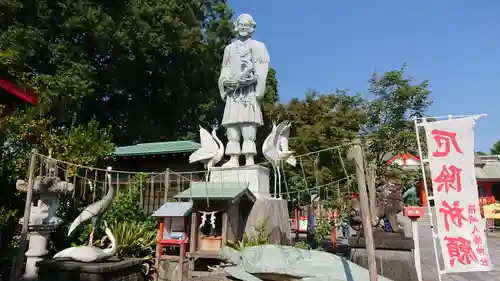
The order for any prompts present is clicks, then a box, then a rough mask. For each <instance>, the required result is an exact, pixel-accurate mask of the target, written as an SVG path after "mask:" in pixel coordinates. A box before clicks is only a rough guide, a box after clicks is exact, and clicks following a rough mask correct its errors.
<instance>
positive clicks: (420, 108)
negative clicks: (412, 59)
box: [363, 64, 432, 176]
mask: <svg viewBox="0 0 500 281" xmlns="http://www.w3.org/2000/svg"><path fill="white" fill-rule="evenodd" d="M406 68H407V65H406V64H405V65H403V67H401V68H400V69H398V70H391V71H388V72H386V73H384V74H383V75H382V76H378V75H376V74H374V75H373V76H372V78H371V79H370V92H371V93H372V95H373V97H374V100H373V101H371V102H369V103H367V106H366V112H367V116H368V119H367V122H366V124H365V125H364V126H363V132H364V133H366V136H367V142H366V144H367V145H368V150H367V151H366V152H367V156H368V158H369V160H371V161H374V163H375V165H376V167H377V168H378V170H379V173H378V175H379V176H380V175H381V169H383V168H384V167H385V163H384V161H385V160H386V159H384V157H386V156H387V155H388V154H392V153H416V152H417V151H418V150H417V141H416V138H415V128H414V124H413V118H420V117H423V116H424V114H425V112H426V111H427V109H428V108H429V106H430V105H431V104H432V101H431V100H430V99H429V95H430V92H431V91H430V90H429V88H428V86H429V85H428V83H427V81H423V82H421V83H416V84H415V83H413V81H412V79H410V78H408V77H406V76H405V70H406ZM422 135H423V134H422Z"/></svg>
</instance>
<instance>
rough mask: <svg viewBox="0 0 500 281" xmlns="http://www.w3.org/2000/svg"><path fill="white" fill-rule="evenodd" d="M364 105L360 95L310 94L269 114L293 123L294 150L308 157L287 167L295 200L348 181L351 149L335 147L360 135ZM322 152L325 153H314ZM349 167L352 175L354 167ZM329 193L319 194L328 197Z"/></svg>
mask: <svg viewBox="0 0 500 281" xmlns="http://www.w3.org/2000/svg"><path fill="white" fill-rule="evenodd" d="M362 105H363V100H362V99H361V98H360V97H359V96H350V95H348V94H347V93H346V92H343V91H338V92H337V93H333V94H325V95H319V94H318V93H316V92H310V93H308V94H307V95H306V97H305V99H304V100H299V99H293V100H291V101H290V102H289V103H287V104H280V105H276V106H275V108H274V109H273V110H271V111H270V112H269V114H270V116H271V118H272V120H280V121H284V120H289V121H292V131H291V134H290V135H291V137H290V142H289V143H290V149H291V150H293V151H294V153H295V155H304V156H302V157H300V158H299V159H298V163H297V166H296V167H295V168H292V167H289V166H287V167H285V171H286V175H285V180H286V181H287V182H286V183H287V184H288V185H289V188H290V192H292V195H291V196H292V197H293V198H297V197H301V196H299V195H305V194H307V193H308V191H307V190H309V189H311V188H314V187H316V186H323V185H325V184H328V183H331V182H333V181H335V180H339V179H342V178H345V176H346V175H345V171H344V164H345V165H349V163H347V162H345V163H342V161H343V159H344V158H345V154H346V151H347V148H348V146H343V147H340V148H339V149H334V148H333V147H337V146H339V145H341V144H346V143H349V142H350V141H351V140H352V139H354V138H355V137H356V136H357V135H358V132H359V129H360V126H361V124H363V123H364V122H365V118H366V116H365V114H364V112H363V110H362V109H363V108H362ZM328 148H332V149H328ZM325 149H326V150H325ZM320 150H325V151H322V152H320V153H314V152H315V151H320ZM341 158H342V160H341ZM285 165H287V164H285ZM345 168H346V169H348V170H349V173H351V172H352V169H351V167H350V166H347V167H345ZM343 184H345V182H344V183H343ZM330 188H333V187H330ZM325 190H326V188H320V190H318V191H319V192H320V193H321V194H323V195H324V194H325ZM302 192H303V193H302Z"/></svg>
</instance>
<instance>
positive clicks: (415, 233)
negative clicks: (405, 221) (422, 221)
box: [411, 218, 422, 281]
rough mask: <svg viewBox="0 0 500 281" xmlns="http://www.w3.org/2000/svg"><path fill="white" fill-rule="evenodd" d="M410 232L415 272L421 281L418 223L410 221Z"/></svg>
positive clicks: (415, 220)
mask: <svg viewBox="0 0 500 281" xmlns="http://www.w3.org/2000/svg"><path fill="white" fill-rule="evenodd" d="M411 232H412V235H413V243H414V249H413V255H414V258H415V269H416V271H417V277H418V281H422V260H421V259H420V236H419V234H418V221H417V219H416V218H415V219H413V218H412V219H411Z"/></svg>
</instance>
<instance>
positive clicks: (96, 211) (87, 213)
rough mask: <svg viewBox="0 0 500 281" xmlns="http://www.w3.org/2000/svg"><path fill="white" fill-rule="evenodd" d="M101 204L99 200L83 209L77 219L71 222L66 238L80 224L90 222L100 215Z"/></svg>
mask: <svg viewBox="0 0 500 281" xmlns="http://www.w3.org/2000/svg"><path fill="white" fill-rule="evenodd" d="M102 205H103V202H102V201H101V200H99V201H97V202H95V203H93V204H92V205H89V206H88V207H87V208H85V209H84V210H83V211H82V212H81V213H80V215H78V217H76V219H75V220H74V221H73V223H72V224H71V226H70V227H69V230H68V236H70V235H71V234H72V233H73V232H74V231H75V230H76V229H77V228H78V227H79V226H80V225H81V224H82V223H84V222H86V221H88V220H90V219H91V218H93V217H95V216H98V215H100V212H101V209H102Z"/></svg>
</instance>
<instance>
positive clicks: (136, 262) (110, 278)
mask: <svg viewBox="0 0 500 281" xmlns="http://www.w3.org/2000/svg"><path fill="white" fill-rule="evenodd" d="M142 263H143V261H142V260H141V259H123V260H119V259H118V258H116V260H113V259H111V260H108V261H104V262H96V263H83V262H76V261H68V260H58V259H55V260H54V259H52V260H43V261H39V262H38V263H37V264H36V265H37V266H38V280H39V281H144V276H143V274H142Z"/></svg>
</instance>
